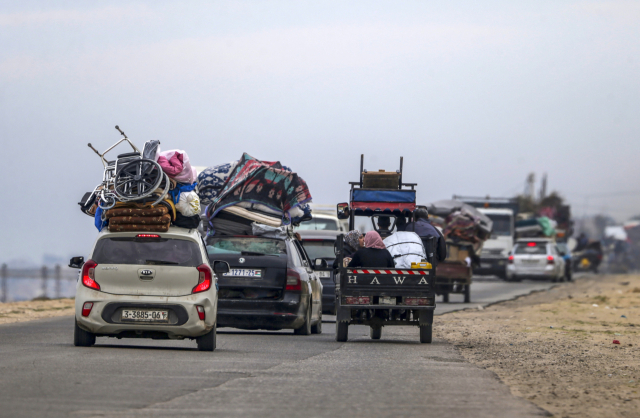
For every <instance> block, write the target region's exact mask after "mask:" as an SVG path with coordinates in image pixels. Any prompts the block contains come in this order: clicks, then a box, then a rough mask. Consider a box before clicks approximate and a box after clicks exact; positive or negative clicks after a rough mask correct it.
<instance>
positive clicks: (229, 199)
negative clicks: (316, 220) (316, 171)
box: [198, 153, 311, 235]
mask: <svg viewBox="0 0 640 418" xmlns="http://www.w3.org/2000/svg"><path fill="white" fill-rule="evenodd" d="M229 168H230V173H229V174H228V176H227V173H222V172H220V171H218V173H217V175H214V174H216V173H215V170H213V169H212V170H209V169H207V171H209V172H210V173H211V175H210V176H208V178H207V179H206V180H205V181H206V183H205V181H203V182H202V183H201V184H199V185H198V189H199V193H200V195H201V196H205V198H207V199H208V198H210V196H213V195H215V196H214V197H213V199H212V200H211V203H210V204H209V205H208V206H207V209H206V212H205V216H206V219H207V221H208V227H209V230H208V234H209V235H214V234H215V235H251V234H252V224H253V223H257V224H262V225H267V226H270V227H274V228H278V227H280V226H287V225H292V224H294V225H295V224H297V223H299V222H301V221H303V220H307V219H310V208H309V203H310V202H311V194H310V193H309V188H308V187H307V183H306V182H305V181H304V180H303V179H302V178H301V177H299V176H298V174H296V173H295V172H293V171H291V170H290V169H288V168H287V167H283V166H282V165H281V164H280V163H279V162H268V161H260V160H257V159H255V158H253V157H252V156H250V155H249V154H247V153H244V154H243V155H242V158H241V159H240V160H239V161H238V163H237V164H236V165H235V166H234V167H233V168H231V167H229ZM225 170H226V168H225ZM221 177H226V180H225V182H224V184H223V186H222V187H220V186H219V183H218V180H215V179H213V178H217V179H220V178H221ZM214 184H217V185H216V186H215V187H214V186H213V185H214ZM207 190H209V192H207Z"/></svg>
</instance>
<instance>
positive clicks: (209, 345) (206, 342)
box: [196, 324, 217, 351]
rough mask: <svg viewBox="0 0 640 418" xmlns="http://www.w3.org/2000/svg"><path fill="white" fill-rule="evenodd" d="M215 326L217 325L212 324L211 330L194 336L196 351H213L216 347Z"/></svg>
mask: <svg viewBox="0 0 640 418" xmlns="http://www.w3.org/2000/svg"><path fill="white" fill-rule="evenodd" d="M216 328H217V326H216V324H214V325H213V329H212V330H211V331H209V332H207V333H206V334H204V335H203V336H201V337H197V338H196V343H197V344H198V351H213V350H215V349H216Z"/></svg>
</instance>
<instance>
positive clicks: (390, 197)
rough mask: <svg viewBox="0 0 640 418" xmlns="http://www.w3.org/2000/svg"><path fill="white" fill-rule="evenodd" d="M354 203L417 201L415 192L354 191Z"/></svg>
mask: <svg viewBox="0 0 640 418" xmlns="http://www.w3.org/2000/svg"><path fill="white" fill-rule="evenodd" d="M351 201H352V202H389V203H413V202H415V201H416V191H415V190H366V189H353V191H352V195H351Z"/></svg>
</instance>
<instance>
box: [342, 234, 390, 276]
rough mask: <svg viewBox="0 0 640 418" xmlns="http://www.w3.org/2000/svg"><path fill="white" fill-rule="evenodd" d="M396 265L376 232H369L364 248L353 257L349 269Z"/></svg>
mask: <svg viewBox="0 0 640 418" xmlns="http://www.w3.org/2000/svg"><path fill="white" fill-rule="evenodd" d="M395 266H396V263H395V261H393V257H392V256H391V253H390V252H389V250H387V247H386V246H385V245H384V242H382V238H381V237H380V234H378V233H377V232H376V231H370V232H367V235H365V236H364V248H360V249H359V250H358V251H356V253H355V254H354V255H353V258H352V259H351V262H350V263H349V265H348V267H391V268H395Z"/></svg>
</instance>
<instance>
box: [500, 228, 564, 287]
mask: <svg viewBox="0 0 640 418" xmlns="http://www.w3.org/2000/svg"><path fill="white" fill-rule="evenodd" d="M525 277H530V278H534V277H535V278H547V279H551V280H552V281H554V282H557V281H564V278H565V262H564V259H563V258H562V256H561V255H560V254H559V253H558V250H557V249H556V245H555V243H554V242H552V241H550V240H548V239H523V240H518V241H517V242H516V245H515V246H514V247H513V250H512V253H511V254H510V255H509V258H508V262H507V280H513V281H518V280H522V279H523V278H525Z"/></svg>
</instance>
